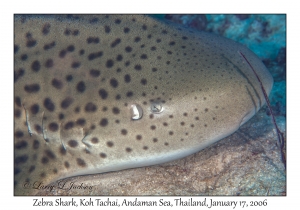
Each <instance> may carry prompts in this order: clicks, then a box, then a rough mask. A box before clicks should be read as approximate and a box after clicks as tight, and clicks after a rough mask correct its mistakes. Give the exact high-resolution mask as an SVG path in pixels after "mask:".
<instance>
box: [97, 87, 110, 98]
mask: <svg viewBox="0 0 300 210" xmlns="http://www.w3.org/2000/svg"><path fill="white" fill-rule="evenodd" d="M99 96H100V97H101V98H102V99H106V98H107V97H108V93H107V91H106V90H105V89H100V90H99Z"/></svg>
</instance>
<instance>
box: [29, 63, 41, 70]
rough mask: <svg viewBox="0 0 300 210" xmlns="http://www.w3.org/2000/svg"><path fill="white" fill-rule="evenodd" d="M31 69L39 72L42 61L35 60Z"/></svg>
mask: <svg viewBox="0 0 300 210" xmlns="http://www.w3.org/2000/svg"><path fill="white" fill-rule="evenodd" d="M31 69H32V71H34V72H38V71H39V70H40V69H41V64H40V62H39V61H37V60H35V61H33V62H32V64H31Z"/></svg>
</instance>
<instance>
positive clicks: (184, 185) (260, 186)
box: [38, 15, 286, 195]
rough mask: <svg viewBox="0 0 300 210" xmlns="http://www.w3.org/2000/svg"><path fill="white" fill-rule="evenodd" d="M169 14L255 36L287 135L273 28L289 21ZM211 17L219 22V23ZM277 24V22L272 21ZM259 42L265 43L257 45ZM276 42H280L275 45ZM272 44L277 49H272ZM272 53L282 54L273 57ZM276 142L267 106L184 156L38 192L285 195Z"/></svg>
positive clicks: (244, 38) (281, 49) (281, 62)
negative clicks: (227, 133)
mask: <svg viewBox="0 0 300 210" xmlns="http://www.w3.org/2000/svg"><path fill="white" fill-rule="evenodd" d="M233 16H234V15H233ZM270 17H271V16H270ZM166 18H167V19H171V20H172V19H173V20H174V21H175V22H181V23H183V24H185V25H188V26H191V27H195V28H198V29H201V30H207V31H212V32H216V31H218V32H219V34H221V35H224V36H226V35H228V34H229V36H230V35H232V36H233V35H237V36H239V38H240V41H241V42H242V43H244V44H246V45H248V46H249V45H251V40H250V39H253V40H256V41H254V47H257V49H258V52H259V53H258V54H259V56H265V57H261V58H262V59H263V60H264V63H265V64H266V66H267V68H268V69H269V70H270V71H271V73H272V75H273V77H274V81H275V83H274V87H273V90H272V93H271V97H270V99H271V103H272V106H273V109H275V110H273V111H274V113H275V115H276V120H277V123H278V125H279V128H280V130H281V131H282V132H283V133H284V136H286V135H285V134H286V127H285V126H286V123H285V112H286V111H285V84H286V81H285V72H286V67H285V62H286V61H285V59H286V58H285V43H283V44H282V43H281V44H280V42H278V40H279V41H282V40H283V39H284V40H285V37H283V38H280V36H279V35H280V33H282V31H280V30H277V31H276V30H275V29H276V27H277V29H278V27H279V26H280V25H282V24H285V23H282V22H280V21H278V20H280V19H278V18H282V16H281V17H275V16H272V18H270V19H268V17H267V16H259V15H258V16H254V15H253V16H251V15H236V17H229V16H222V15H221V16H216V15H213V16H205V15H200V16H196V15H179V16H176V15H168V16H166ZM251 18H252V19H251ZM212 20H219V26H218V25H216V24H215V25H214V23H212ZM229 20H231V22H234V23H235V24H236V25H235V26H234V24H232V23H230V22H229ZM276 22H277V23H279V26H276V25H274V24H275V23H276ZM241 26H242V27H241ZM229 29H233V30H231V32H230V31H229ZM245 30H248V31H247V32H245ZM283 30H284V33H285V28H284V29H283ZM239 33H240V35H239ZM256 35H257V36H259V37H255V36H256ZM272 35H273V36H274V38H272ZM230 38H234V37H230ZM248 38H249V40H250V41H249V40H248ZM257 40H262V41H261V42H259V43H257ZM273 41H274V43H278V45H274V44H272V43H273ZM267 46H269V47H270V48H266V47H267ZM272 46H273V47H275V48H276V49H275V50H272ZM250 48H251V46H250ZM262 49H264V51H263V52H262V51H261V50H262ZM254 51H255V50H254ZM274 52H278V55H277V54H276V53H275V54H274V55H271V54H272V53H274ZM256 53H257V52H256ZM267 53H270V54H267ZM278 101H279V102H278ZM274 104H276V105H274ZM277 141H278V140H277V133H276V131H275V127H274V125H273V123H272V119H271V117H270V116H268V108H266V107H264V108H262V109H261V110H260V111H259V112H258V113H257V114H256V115H255V116H254V117H253V118H252V119H251V120H249V121H248V122H247V123H246V124H244V125H243V126H242V127H241V128H240V129H239V130H238V131H237V132H235V133H234V134H232V135H230V136H229V137H227V138H225V139H223V140H221V141H219V142H217V143H216V144H214V145H212V146H210V147H208V148H206V149H204V150H202V151H200V152H198V153H196V154H194V155H191V156H188V157H186V158H184V159H180V160H176V161H173V162H169V163H165V164H161V165H155V166H149V167H142V168H135V169H127V170H122V171H117V172H109V173H104V174H94V175H86V176H77V177H71V178H67V179H64V180H60V181H57V182H55V183H52V185H53V186H54V188H53V190H51V191H50V190H49V189H48V190H40V191H39V193H38V195H285V194H286V174H285V168H284V166H283V163H282V162H281V155H280V152H279V149H278V147H277ZM58 186H63V189H60V188H59V187H58ZM70 188H72V189H70Z"/></svg>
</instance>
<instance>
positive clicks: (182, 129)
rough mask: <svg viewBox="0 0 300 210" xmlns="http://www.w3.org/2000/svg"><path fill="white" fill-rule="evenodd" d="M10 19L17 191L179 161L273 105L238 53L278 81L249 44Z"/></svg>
mask: <svg viewBox="0 0 300 210" xmlns="http://www.w3.org/2000/svg"><path fill="white" fill-rule="evenodd" d="M14 19H15V21H14V56H15V57H14V76H15V77H14V78H15V79H14V90H15V91H14V99H15V100H14V175H15V177H14V184H15V189H14V193H15V195H34V194H36V193H37V192H38V191H37V190H36V189H34V186H33V183H34V182H36V181H38V182H43V183H44V184H48V183H50V182H53V181H56V180H59V179H62V178H66V177H70V176H77V175H83V174H94V173H103V172H109V171H118V170H122V169H127V168H135V167H141V166H149V165H154V164H160V163H164V162H168V161H171V160H175V159H179V158H182V157H185V156H187V155H190V154H193V153H195V152H197V151H199V150H201V149H203V148H206V147H208V146H209V145H211V144H213V143H215V142H216V141H218V140H220V139H222V138H224V137H226V136H228V135H230V134H231V133H233V132H235V131H236V130H237V129H238V128H239V127H240V126H241V125H242V124H244V123H245V122H246V121H247V120H249V119H250V118H251V117H252V116H253V115H254V114H255V113H256V112H257V111H258V110H259V108H260V107H261V106H262V105H263V104H264V103H265V100H264V97H263V94H262V91H261V88H260V85H259V82H258V81H257V79H256V78H255V75H254V74H253V72H252V70H251V68H250V67H249V65H248V64H247V63H246V62H245V60H244V59H243V57H242V56H241V53H242V54H243V55H245V57H246V58H247V60H249V62H250V63H251V65H252V66H253V67H254V69H255V70H256V71H257V73H258V76H259V77H260V79H261V81H262V83H263V85H264V88H265V89H266V92H267V93H270V91H271V88H272V85H273V78H272V76H271V75H270V73H269V71H268V70H267V69H266V67H265V66H264V65H263V63H262V62H261V61H260V60H259V58H258V57H257V56H256V55H255V54H254V53H252V52H251V51H250V50H249V49H247V48H246V47H244V46H243V45H241V44H238V43H236V42H234V41H231V40H229V39H226V38H223V37H220V36H216V35H213V34H209V33H204V32H199V31H195V30H191V29H187V28H184V27H182V26H177V25H175V24H172V23H168V22H162V21H160V20H156V19H154V18H151V17H148V16H142V15H77V16H73V17H69V16H63V15H62V16H51V15H47V16H42V15H39V16H38V15H35V16H29V15H16V16H15V18H14ZM134 107H138V108H139V110H137V112H138V114H140V116H139V117H138V119H133V108H134ZM157 107H159V111H157V110H155V109H156V108H157Z"/></svg>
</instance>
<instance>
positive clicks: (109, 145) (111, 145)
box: [106, 141, 114, 147]
mask: <svg viewBox="0 0 300 210" xmlns="http://www.w3.org/2000/svg"><path fill="white" fill-rule="evenodd" d="M106 145H107V146H108V147H113V146H114V143H113V142H112V141H108V142H106Z"/></svg>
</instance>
